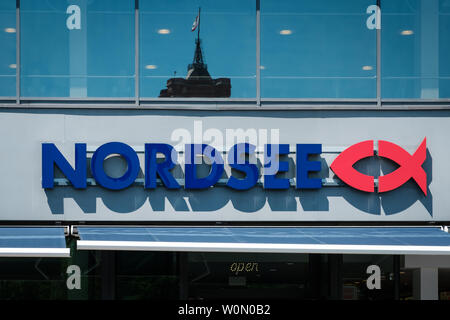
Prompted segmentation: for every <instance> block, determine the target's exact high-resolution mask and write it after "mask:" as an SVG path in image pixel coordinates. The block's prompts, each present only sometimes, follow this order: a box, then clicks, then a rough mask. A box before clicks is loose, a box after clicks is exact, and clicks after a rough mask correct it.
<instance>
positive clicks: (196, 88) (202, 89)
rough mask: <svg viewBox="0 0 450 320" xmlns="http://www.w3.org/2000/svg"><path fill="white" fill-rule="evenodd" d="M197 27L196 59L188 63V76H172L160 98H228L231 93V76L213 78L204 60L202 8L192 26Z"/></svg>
mask: <svg viewBox="0 0 450 320" xmlns="http://www.w3.org/2000/svg"><path fill="white" fill-rule="evenodd" d="M195 29H197V38H196V39H195V53H194V59H193V61H192V63H191V64H189V65H188V73H187V76H186V78H175V77H174V78H170V79H169V80H167V89H163V90H161V91H160V94H159V97H160V98H171V97H174V98H176V97H207V98H228V97H230V95H231V81H230V78H217V79H213V78H211V76H210V74H209V72H208V67H207V65H206V64H205V62H204V59H203V53H202V48H201V45H200V44H201V40H200V8H199V11H198V16H197V18H196V19H195V21H194V25H193V26H192V31H194V30H195Z"/></svg>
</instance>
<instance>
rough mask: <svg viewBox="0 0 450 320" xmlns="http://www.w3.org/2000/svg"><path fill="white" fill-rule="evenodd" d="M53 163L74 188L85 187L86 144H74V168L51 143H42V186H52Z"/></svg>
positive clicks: (47, 187) (48, 187) (46, 187)
mask: <svg viewBox="0 0 450 320" xmlns="http://www.w3.org/2000/svg"><path fill="white" fill-rule="evenodd" d="M55 165H56V166H57V167H58V168H59V169H60V170H61V171H62V173H64V175H65V176H66V177H67V179H68V180H69V181H70V182H71V183H72V185H73V186H74V187H75V188H76V189H84V188H86V144H85V143H76V144H75V170H74V169H73V168H72V166H71V165H70V164H69V162H68V161H67V160H66V158H64V156H63V155H62V154H61V152H59V150H58V148H56V146H55V145H54V144H53V143H43V144H42V188H45V189H51V188H53V186H54V183H53V180H54V177H55V171H54V169H55Z"/></svg>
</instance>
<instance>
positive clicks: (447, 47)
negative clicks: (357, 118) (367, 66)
mask: <svg viewBox="0 0 450 320" xmlns="http://www.w3.org/2000/svg"><path fill="white" fill-rule="evenodd" d="M449 33H450V0H392V1H383V3H382V44H381V49H382V65H381V70H382V96H383V97H384V98H423V99H437V98H444V97H450V77H449V76H450V59H449V57H450V36H449Z"/></svg>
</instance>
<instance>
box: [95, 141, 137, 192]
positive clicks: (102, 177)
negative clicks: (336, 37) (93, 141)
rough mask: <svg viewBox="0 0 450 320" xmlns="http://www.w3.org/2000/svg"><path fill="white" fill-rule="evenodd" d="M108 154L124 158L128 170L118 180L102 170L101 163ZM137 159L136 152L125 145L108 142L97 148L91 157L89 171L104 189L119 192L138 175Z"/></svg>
mask: <svg viewBox="0 0 450 320" xmlns="http://www.w3.org/2000/svg"><path fill="white" fill-rule="evenodd" d="M110 154H120V155H121V156H122V157H123V158H125V160H126V162H127V165H128V169H127V171H126V172H125V174H124V175H123V176H122V177H120V178H111V177H109V176H108V175H107V174H106V173H105V171H104V169H103V161H104V160H105V159H106V157H107V156H109V155H110ZM139 169H140V166H139V158H138V156H137V154H136V152H135V151H134V150H133V149H132V148H131V147H130V146H129V145H127V144H125V143H121V142H109V143H105V144H104V145H102V146H101V147H99V148H98V149H97V150H96V151H95V152H94V155H93V156H92V160H91V170H92V175H93V176H94V178H95V180H96V181H97V182H98V184H100V185H101V186H103V187H104V188H106V189H111V190H120V189H125V188H127V187H129V186H130V185H131V184H132V183H133V182H134V180H136V178H137V175H138V173H139Z"/></svg>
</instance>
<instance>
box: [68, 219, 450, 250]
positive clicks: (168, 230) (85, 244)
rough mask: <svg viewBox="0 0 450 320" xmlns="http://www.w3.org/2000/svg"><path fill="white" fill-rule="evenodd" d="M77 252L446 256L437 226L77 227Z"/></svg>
mask: <svg viewBox="0 0 450 320" xmlns="http://www.w3.org/2000/svg"><path fill="white" fill-rule="evenodd" d="M78 233H79V236H80V240H78V241H77V248H78V249H79V250H143V251H191V252H266V253H342V254H421V255H425V254H430V255H448V254H450V234H449V233H447V232H445V231H442V230H441V229H440V228H437V227H414V228H410V227H395V228H394V227H326V228H325V227H126V228H125V227H85V226H82V227H78Z"/></svg>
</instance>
